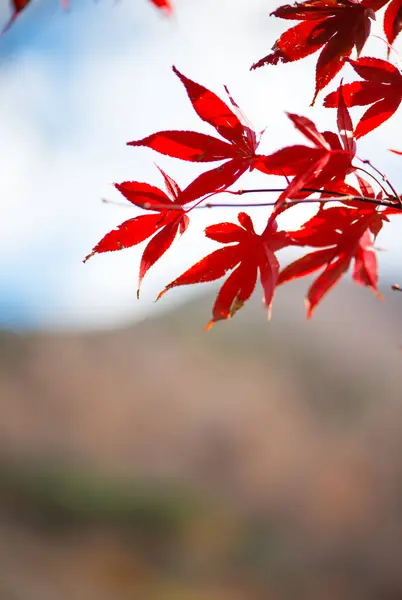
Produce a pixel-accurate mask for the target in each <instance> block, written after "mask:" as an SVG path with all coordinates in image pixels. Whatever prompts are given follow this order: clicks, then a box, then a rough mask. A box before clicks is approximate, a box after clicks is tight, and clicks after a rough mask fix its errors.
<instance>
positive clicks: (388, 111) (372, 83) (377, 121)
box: [324, 57, 402, 139]
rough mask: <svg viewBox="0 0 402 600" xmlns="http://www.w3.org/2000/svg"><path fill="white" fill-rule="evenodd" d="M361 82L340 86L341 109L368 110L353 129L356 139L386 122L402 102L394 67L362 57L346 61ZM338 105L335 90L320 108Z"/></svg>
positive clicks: (401, 78)
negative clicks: (363, 107) (342, 101)
mask: <svg viewBox="0 0 402 600" xmlns="http://www.w3.org/2000/svg"><path fill="white" fill-rule="evenodd" d="M348 62H349V63H350V64H351V66H352V67H353V69H354V70H355V71H356V73H357V74H358V75H360V77H362V78H363V79H365V81H361V82H354V83H351V84H347V85H345V86H343V98H344V103H345V106H366V105H369V104H372V106H371V107H370V108H369V109H368V110H366V112H365V113H364V114H363V116H362V118H361V119H360V121H359V123H358V124H357V126H356V129H355V138H356V139H358V138H360V137H362V136H363V135H366V134H367V133H369V132H370V131H373V130H374V129H376V128H377V127H378V126H379V125H381V124H382V123H384V122H385V121H387V120H388V119H389V118H390V117H391V116H392V115H393V114H394V113H395V112H396V110H397V109H398V107H399V105H400V103H401V101H402V75H401V73H400V71H398V69H397V68H396V67H394V66H393V65H392V64H391V63H389V62H388V61H385V60H380V59H378V58H372V57H364V58H359V59H358V60H350V59H349V61H348ZM338 105H339V90H337V91H336V92H333V93H332V94H329V95H328V96H327V97H326V98H325V100H324V106H327V107H335V106H338Z"/></svg>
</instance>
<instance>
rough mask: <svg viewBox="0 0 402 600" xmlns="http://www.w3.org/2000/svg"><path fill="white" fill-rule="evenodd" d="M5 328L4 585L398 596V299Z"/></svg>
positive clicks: (20, 589) (0, 571)
mask: <svg viewBox="0 0 402 600" xmlns="http://www.w3.org/2000/svg"><path fill="white" fill-rule="evenodd" d="M304 289H305V284H304V285H303V286H302V287H300V286H299V285H293V284H292V285H289V286H287V287H285V288H284V289H283V290H280V291H279V293H278V296H277V299H276V303H275V307H274V314H273V320H272V322H270V323H267V322H266V319H265V315H264V311H263V309H262V308H261V306H260V303H259V302H258V300H256V301H254V302H251V303H250V305H249V306H247V307H245V309H244V310H243V311H241V312H240V313H239V314H238V315H236V317H235V318H234V319H233V320H232V321H231V322H229V323H224V324H218V325H217V326H216V327H214V328H213V329H212V331H210V332H208V333H204V332H203V331H202V326H203V325H204V324H205V323H206V322H207V321H208V317H209V311H210V305H211V298H210V297H209V296H208V297H205V298H202V299H200V300H197V301H196V302H193V303H189V304H187V305H185V306H183V307H180V308H179V309H177V310H176V311H174V312H172V313H170V314H166V315H164V316H162V317H158V318H155V319H149V320H147V321H144V322H142V323H140V324H136V325H133V326H130V327H127V328H125V329H121V330H113V331H105V332H97V333H71V334H67V333H35V334H24V335H21V334H16V333H10V332H2V333H0V403H1V414H2V419H1V421H0V457H1V462H0V523H1V527H0V598H1V599H3V598H4V600H48V599H49V600H53V599H54V598H57V599H58V600H64V599H66V600H67V599H68V600H92V599H93V600H95V599H96V600H109V599H110V600H111V599H112V598H113V600H128V599H133V600H137V599H138V600H181V599H183V600H184V599H186V600H198V599H201V598H202V599H208V600H226V599H230V600H232V599H233V600H243V599H250V598H253V599H254V598H255V599H257V600H259V599H261V600H269V599H270V598H272V599H275V600H276V599H278V600H282V599H287V598H289V599H293V598H296V597H297V598H298V599H300V598H301V599H304V598H306V599H309V600H315V599H320V600H327V599H328V600H332V598H334V599H335V598H336V599H338V598H342V599H345V600H348V599H349V598H350V599H356V600H357V599H369V600H370V599H371V598H373V599H378V598H379V599H381V600H383V599H384V600H393V599H395V600H397V599H399V598H402V569H401V560H402V559H401V556H402V353H401V351H400V349H399V348H398V346H399V345H400V344H402V318H401V317H402V298H401V296H400V295H398V294H392V293H389V294H386V302H385V303H380V302H378V300H377V299H376V298H374V297H372V296H370V294H369V293H368V292H367V291H366V290H362V289H360V288H357V287H352V286H350V285H348V284H345V285H344V286H340V288H339V290H335V291H334V292H333V293H332V296H329V297H328V299H325V301H324V302H323V304H322V306H320V307H319V308H318V309H317V313H316V315H315V317H314V318H313V320H312V321H310V322H306V320H305V317H304V312H303V306H302V303H301V296H302V293H303V290H304Z"/></svg>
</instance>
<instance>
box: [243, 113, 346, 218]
mask: <svg viewBox="0 0 402 600" xmlns="http://www.w3.org/2000/svg"><path fill="white" fill-rule="evenodd" d="M287 115H288V117H289V118H290V120H291V121H292V122H293V124H294V126H295V127H296V129H298V130H299V131H300V132H301V133H302V134H303V135H304V136H305V137H307V139H308V140H309V141H310V142H312V143H313V144H314V145H313V146H302V145H295V146H288V147H286V148H282V149H281V150H278V151H277V152H274V153H273V154H270V155H268V156H264V157H261V158H260V160H259V161H258V162H257V163H256V165H255V167H256V168H257V169H259V170H260V171H262V172H264V173H267V174H270V175H284V176H286V177H292V176H293V179H292V181H291V182H290V184H289V185H288V186H287V188H286V189H285V190H284V191H283V192H282V193H281V195H280V196H279V198H278V201H277V204H276V207H277V208H279V207H280V206H281V205H284V203H285V202H286V199H288V198H293V199H294V198H303V197H306V196H308V195H309V193H311V192H304V191H303V192H302V191H301V190H302V188H315V189H321V188H323V187H325V186H328V185H331V183H332V184H333V185H334V186H335V184H336V183H339V182H343V180H344V178H345V176H346V174H347V173H348V172H350V171H351V169H352V167H351V163H352V160H353V157H354V153H355V143H354V138H353V126H352V123H351V121H350V117H349V113H344V112H343V111H342V110H340V111H339V112H338V127H339V131H340V137H341V140H340V139H339V138H338V136H337V135H336V134H334V133H332V132H324V133H320V132H319V131H318V129H317V128H316V126H315V125H314V123H313V122H312V121H310V119H307V117H302V116H299V115H295V114H292V113H287ZM341 141H342V143H343V145H344V146H342V143H341ZM328 189H329V188H328Z"/></svg>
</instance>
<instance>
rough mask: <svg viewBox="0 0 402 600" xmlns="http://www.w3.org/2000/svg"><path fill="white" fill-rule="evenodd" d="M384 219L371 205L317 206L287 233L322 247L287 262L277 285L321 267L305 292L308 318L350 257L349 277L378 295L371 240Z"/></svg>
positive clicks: (299, 242) (296, 240)
mask: <svg viewBox="0 0 402 600" xmlns="http://www.w3.org/2000/svg"><path fill="white" fill-rule="evenodd" d="M366 192H367V190H366ZM384 220H388V219H387V217H386V215H385V214H384V213H380V212H378V211H377V210H376V208H372V207H368V208H367V207H364V208H361V206H359V207H358V208H352V207H346V206H339V207H338V206H337V207H331V208H320V210H319V211H318V213H317V214H316V215H315V216H314V217H312V219H310V220H309V221H307V222H306V223H304V225H303V226H302V227H301V229H300V230H299V231H292V232H289V236H290V237H291V238H292V240H293V242H294V243H295V245H298V246H311V247H316V248H323V249H320V250H315V251H314V252H310V253H309V254H306V255H305V256H303V257H302V258H299V259H298V260H296V261H294V262H293V263H291V264H290V265H288V266H287V267H286V268H285V269H283V271H281V273H280V275H279V278H278V285H280V284H282V283H285V282H286V281H290V280H292V279H296V278H299V277H304V276H305V275H309V274H311V273H314V272H315V271H318V270H319V269H321V268H323V271H322V273H321V274H320V275H319V276H318V277H317V279H316V280H315V281H314V282H313V283H312V285H311V286H310V288H309V290H308V293H307V298H306V303H307V317H308V318H310V317H311V316H312V314H313V311H314V309H315V307H316V306H317V304H318V303H319V302H320V301H321V300H322V298H323V297H324V295H325V294H326V293H327V292H329V290H330V289H332V288H333V287H334V286H335V285H336V284H337V283H338V281H339V280H340V278H341V277H342V275H343V274H344V273H345V272H346V271H347V270H348V269H349V266H350V264H351V262H352V260H353V261H354V266H353V272H352V278H353V280H354V281H355V282H356V283H359V284H360V285H364V286H367V287H369V288H371V289H372V290H373V291H374V292H375V294H376V295H377V296H378V297H380V298H381V295H380V293H379V292H378V289H377V282H378V272H377V258H376V255H375V252H374V248H373V241H374V239H375V237H376V236H377V235H378V233H379V232H380V230H381V228H382V225H383V221H384Z"/></svg>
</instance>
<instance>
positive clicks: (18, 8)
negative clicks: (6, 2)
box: [1, 0, 31, 34]
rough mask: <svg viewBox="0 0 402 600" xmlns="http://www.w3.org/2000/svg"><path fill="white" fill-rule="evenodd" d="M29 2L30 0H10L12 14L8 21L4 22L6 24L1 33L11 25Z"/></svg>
mask: <svg viewBox="0 0 402 600" xmlns="http://www.w3.org/2000/svg"><path fill="white" fill-rule="evenodd" d="M30 2H31V0H11V8H12V14H11V17H10V19H9V21H8V23H6V25H5V26H4V28H3V31H2V32H1V33H2V34H3V33H5V32H6V31H7V30H8V29H9V28H10V27H11V25H12V24H13V23H14V21H15V20H16V19H17V18H18V16H19V15H20V13H22V11H23V10H24V8H26V7H27V6H28V4H29V3H30Z"/></svg>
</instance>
